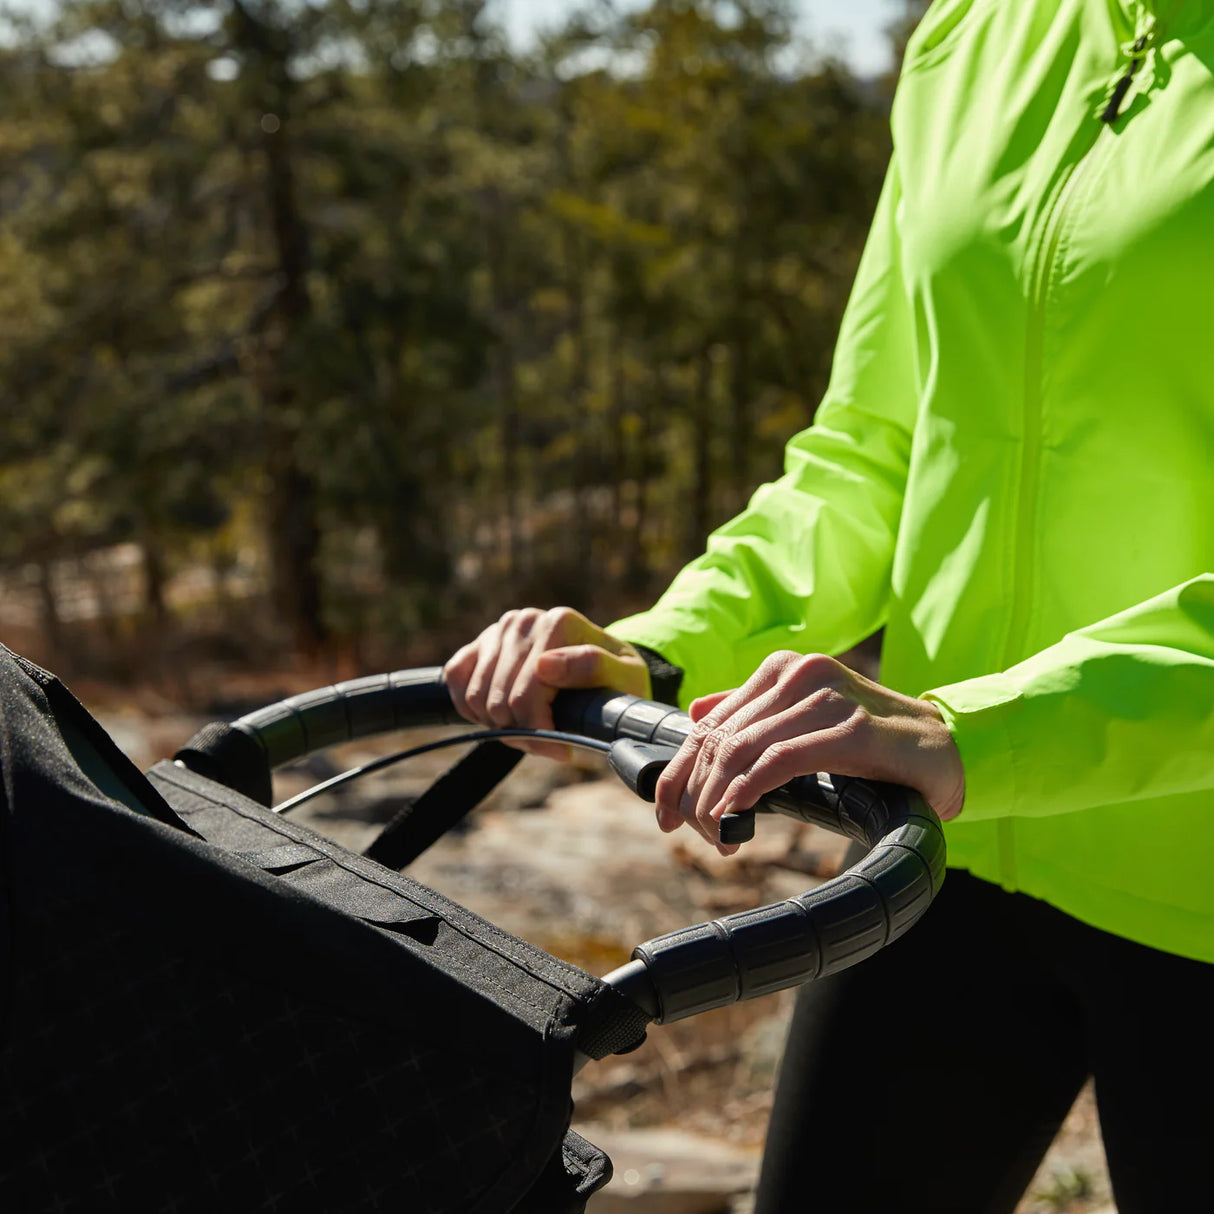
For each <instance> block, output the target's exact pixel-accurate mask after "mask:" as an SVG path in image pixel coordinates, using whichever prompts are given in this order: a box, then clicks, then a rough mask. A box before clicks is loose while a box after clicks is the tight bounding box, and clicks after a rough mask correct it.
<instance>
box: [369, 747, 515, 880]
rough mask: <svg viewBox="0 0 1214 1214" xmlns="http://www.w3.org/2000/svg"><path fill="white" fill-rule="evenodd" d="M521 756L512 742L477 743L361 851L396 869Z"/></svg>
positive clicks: (464, 812) (492, 786)
mask: <svg viewBox="0 0 1214 1214" xmlns="http://www.w3.org/2000/svg"><path fill="white" fill-rule="evenodd" d="M522 757H523V752H522V751H521V750H516V749H515V748H514V747H513V746H504V745H502V743H501V742H482V743H481V744H480V745H479V746H477V747H476V749H475V750H471V751H469V752H468V753H467V754H466V755H464V757H463V758H462V759H460V761H459V762H458V763H456V764H455V765H454V766H453V767H451V768H450V769H449V770H448V771H446V772H444V773H443V775H441V776H440V777H439V778H438V779H437V780H435V781H434V783H433V784H431V785H430V787H429V788H427V789H426V791H425V792H424V793H422V795H421V796H420V797H418V798H417V800H416V801H414V802H413V803H412V804H411V805H406V806H405V807H404V808H403V809H401V811H400V812H399V813H398V814H397V815H396V816H395V817H394V818H393V819H392V821H391V822H389V823H388V825H387V826H385V827H384V828H383V830H382V831H380V832H379V835H378V836H377V837H376V839H375V841H374V842H373V843H372V844H371V846H370V847H368V848H367V850H366V851H365V852H364V853H363V854H364V855H366V856H368V857H369V858H370V859H372V860H375V861H377V862H378V863H380V864H382V865H384V867H385V868H392V869H395V870H396V871H397V872H400V871H401V870H402V869H403V868H405V867H407V866H408V865H409V864H412V863H413V861H414V860H416V859H417V857H418V856H420V855H421V854H422V852H424V851H425V850H426V848H427V847H429V846H430V845H431V844H432V843H434V842H435V841H436V840H438V839H440V838H441V837H442V836H443V835H444V834H446V833H447V831H449V830H450V829H451V827H453V826H454V825H455V824H456V823H457V822H458V821H459V820H460V819H461V818H463V817H465V816H466V815H467V814H468V813H470V812H471V811H472V810H473V809H475V808H476V807H477V806H478V805H479V804H480V803H481V802H482V801H483V800H484V799H485V798H486V797H487V796H488V795H489V794H490V793H491V792H492V791H493V790H494V789H495V788H496V787H497V786H498V785H499V784H500V783H501V782H502V780H504V779H505V778H506V777H507V776H508V775H509V774H510V773H511V772H512V771H513V770H514V768H515V767H516V766H517V765H518V762H519V760H520V759H521V758H522Z"/></svg>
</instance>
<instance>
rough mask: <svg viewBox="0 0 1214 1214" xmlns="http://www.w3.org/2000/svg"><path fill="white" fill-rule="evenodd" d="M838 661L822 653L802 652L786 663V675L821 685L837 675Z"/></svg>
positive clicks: (800, 680) (803, 681)
mask: <svg viewBox="0 0 1214 1214" xmlns="http://www.w3.org/2000/svg"><path fill="white" fill-rule="evenodd" d="M838 674H839V663H838V662H836V661H835V659H834V658H831V657H827V656H826V654H824V653H802V654H798V655H797V657H796V659H795V660H794V661H792V662H790V663H789V664H788V676H789V677H790V678H794V679H796V680H798V681H799V682H802V683H810V684H814V685H818V686H821V685H823V684H826V683H830V682H832V681H833V680H834V679H836V678H837V677H838Z"/></svg>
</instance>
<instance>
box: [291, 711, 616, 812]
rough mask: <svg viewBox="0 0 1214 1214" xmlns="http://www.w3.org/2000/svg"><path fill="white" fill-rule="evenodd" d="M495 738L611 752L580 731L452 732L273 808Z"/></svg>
mask: <svg viewBox="0 0 1214 1214" xmlns="http://www.w3.org/2000/svg"><path fill="white" fill-rule="evenodd" d="M495 738H535V739H537V740H539V741H541V742H564V743H566V744H567V745H569V746H580V747H582V749H584V750H594V751H598V752H600V753H602V754H605V755H610V754H611V745H610V744H609V743H607V742H600V741H599V740H598V739H597V738H587V737H584V736H583V735H582V734H576V733H564V732H562V731H561V730H557V729H481V730H477V731H474V732H473V733H461V734H455V735H454V736H452V737H450V738H439V739H438V740H437V741H436V742H425V743H423V744H422V745H421V746H411V747H410V748H409V749H408V750H399V751H397V752H396V753H395V754H390V755H385V756H383V758H380V759H374V760H372V761H371V762H370V763H364V764H362V766H360V767H351V768H349V769H348V770H347V771H343V772H341V773H339V774H338V775H336V776H333V777H331V778H330V779H328V780H323V781H321V783H319V784H313V785H312V787H311V788H305V789H304V790H303V792H301V793H296V795H295V796H293V797H288V798H287V800H285V801H281V802H279V804H277V805H275V806H274V807H273V812H274V813H276V814H285V813H287V812H288V811H290V810H292V809H294V808H295V807H296V806H297V805H302V804H303V803H304V802H305V801H310V800H311V799H312V798H313V797H318V796H320V794H321V793H324V792H329V791H331V790H332V789H334V788H336V787H337V786H338V785H340V784H345V783H347V782H348V781H350V780H356V779H358V777H359V776H367V775H370V774H371V773H372V772H376V771H381V770H382V769H383V768H385V767H391V766H392V765H393V764H395V763H403V762H404V761H405V760H406V759H415V758H417V756H418V755H424V754H429V753H430V751H432V750H441V749H442V748H443V747H444V746H463V745H466V744H467V743H469V742H488V741H492V740H493V739H495Z"/></svg>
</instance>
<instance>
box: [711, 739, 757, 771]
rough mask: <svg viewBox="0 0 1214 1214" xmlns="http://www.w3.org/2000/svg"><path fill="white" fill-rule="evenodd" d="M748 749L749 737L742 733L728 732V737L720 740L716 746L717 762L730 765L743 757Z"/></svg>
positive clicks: (726, 765)
mask: <svg viewBox="0 0 1214 1214" xmlns="http://www.w3.org/2000/svg"><path fill="white" fill-rule="evenodd" d="M748 749H749V739H748V738H747V737H746V735H745V734H744V733H735V734H730V736H729V737H727V738H722V739H721V740H720V743H719V745H718V747H717V762H718V763H719V764H721V765H722V766H725V767H729V766H732V765H733V764H735V763H738V762H741V761H742V760H744V759H745V757H746V752H747V750H748Z"/></svg>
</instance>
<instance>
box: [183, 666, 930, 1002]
mask: <svg viewBox="0 0 1214 1214" xmlns="http://www.w3.org/2000/svg"><path fill="white" fill-rule="evenodd" d="M553 717H554V720H555V724H556V727H557V728H558V729H560V730H563V731H565V732H568V733H576V734H582V735H584V736H587V737H591V738H596V739H598V740H600V741H604V742H608V743H611V742H619V741H621V740H631V741H632V742H634V743H642V744H648V745H652V746H656V747H664V748H677V747H678V746H679V745H680V744H681V743H682V741H683V739H684V738H685V737H686V736H687V733H688V731H689V730H690V728H691V719H690V718H689V717H688V716H687V714H686V713H684V712H680V711H679V710H678V709H675V708H671V707H670V706H669V705H668V704H658V703H654V702H652V701H649V700H641V699H638V698H637V697H636V696H630V695H622V694H617V693H614V692H604V691H566V692H561V693H560V694H559V695H558V696H557V697H556V700H555V701H554V703H553ZM464 723H465V722H464V721H463V719H462V718H461V717H459V716H458V714H457V713H456V712H455V710H454V708H453V707H452V705H451V699H450V696H449V695H448V693H447V689H446V687H445V686H444V684H443V682H442V670H441V668H440V667H427V668H423V669H418V670H401V671H395V672H393V673H391V674H383V675H373V676H369V677H367V678H361V679H353V680H350V681H349V682H345V683H338V684H336V685H335V686H332V687H325V688H320V689H318V690H316V691H310V692H305V693H304V694H303V695H297V696H292V697H290V698H289V699H285V700H280V701H278V702H277V703H274V704H270V705H267V706H266V707H265V708H261V709H258V710H257V711H255V712H252V713H249V714H248V715H246V716H243V717H240V718H239V719H238V720H236V721H233V722H231V723H230V724H216V725H209V726H207V727H206V728H205V729H203V730H201V731H200V732H199V733H198V734H196V735H195V736H194V738H192V739H191V740H190V742H188V743H187V744H186V746H185V747H184V748H183V749H182V750H181V751H179V752H178V754H177V756H176V757H177V759H178V761H179V762H181V763H183V764H184V765H185V766H186V767H189V768H190V769H191V770H194V771H197V772H199V773H200V774H201V775H204V776H208V777H210V778H211V779H214V780H217V781H219V782H220V783H222V784H226V785H228V786H229V787H231V788H234V789H236V790H237V791H240V792H243V793H245V794H246V795H249V796H252V797H254V798H255V799H257V800H260V801H261V802H262V803H263V804H266V805H268V804H269V803H270V772H271V771H272V770H273V769H274V768H276V767H280V766H282V765H283V764H286V763H290V762H293V761H294V760H296V759H299V758H302V757H303V756H304V755H307V754H310V753H311V752H313V751H316V750H321V749H323V748H325V747H328V746H333V745H336V744H338V743H341V742H349V741H354V740H357V739H359V738H366V737H370V736H373V735H375V734H380V733H387V732H391V731H395V730H401V729H413V728H418V727H422V726H434V725H447V724H464ZM756 809H758V810H760V811H768V812H776V813H782V814H785V815H788V816H791V817H795V818H799V819H801V820H803V821H806V822H812V823H814V824H816V825H818V826H823V827H825V828H826V829H828V830H831V831H834V832H836V833H838V834H843V835H847V836H848V837H850V838H852V839H856V840H858V841H859V842H861V843H863V844H865V845H866V846H867V847H868V849H869V850H868V853H867V854H866V855H865V856H864V858H863V859H861V860H860V861H859V862H857V863H856V864H854V865H852V866H851V868H849V869H847V870H846V871H845V872H843V873H841V874H840V875H839V876H837V877H835V878H833V879H832V880H830V881H827V882H825V883H823V884H822V885H820V886H818V887H816V888H815V889H812V890H809V891H808V892H807V893H804V894H801V895H799V896H798V897H795V898H788V899H786V900H784V901H782V902H776V903H773V904H772V905H770V906H761V907H757V908H756V909H754V910H750V911H743V912H741V913H739V914H735V915H729V916H727V917H725V918H722V919H714V920H711V921H710V922H707V923H700V924H696V925H694V926H692V927H687V928H683V929H682V930H680V931H676V932H670V933H668V934H667V935H664V936H658V937H657V938H656V939H653V940H648V941H646V942H645V943H644V944H640V945H638V946H637V947H636V948H635V949H634V950H633V954H632V956H633V959H632V960H631V961H630V962H629V963H628V964H627V965H624V966H621V967H620V968H619V969H617V970H615V971H613V972H612V973H610V974H608V975H607V976H606V979H605V981H607V982H608V983H610V984H611V985H612V986H615V987H616V988H617V989H619V990H621V991H622V992H623V993H624V994H626V995H628V996H629V997H630V998H631V999H632V1000H633V1001H634V1002H635V1003H637V1004H638V1005H639V1006H640V1007H641V1008H642V1009H643V1010H644V1011H645V1012H646V1014H647V1015H649V1016H650V1017H652V1019H653V1020H655V1021H657V1022H658V1023H669V1022H670V1021H674V1020H681V1019H683V1018H684V1017H686V1016H692V1015H695V1014H697V1013H698V1012H703V1011H707V1010H709V1009H710V1008H714V1007H723V1006H725V1005H727V1004H730V1003H734V1002H736V1001H737V1000H739V999H753V998H755V997H756V996H758V995H765V994H769V993H771V992H773V991H778V990H782V989H784V988H785V987H790V986H795V985H798V984H800V983H802V982H806V981H810V980H813V979H815V978H821V977H825V976H826V975H827V974H833V973H836V972H837V971H839V970H842V969H846V968H847V967H848V966H849V965H854V964H855V963H856V962H858V961H862V960H863V959H864V958H865V957H868V956H870V955H871V954H872V953H874V952H876V951H877V949H879V948H881V947H882V946H883V945H885V944H888V943H889V942H890V941H891V940H894V939H896V938H897V937H898V936H900V935H902V933H903V932H905V931H906V930H907V928H909V927H910V926H911V924H913V923H914V922H915V921H916V920H917V919H918V918H919V917H920V915H922V914H923V912H924V911H925V910H927V908H928V906H929V905H930V904H931V901H932V899H933V898H934V897H935V895H936V893H937V892H938V890H939V888H940V885H941V882H942V881H943V879H944V860H945V847H944V834H943V831H942V829H941V826H940V821H939V819H938V818H937V817H936V815H935V813H934V812H933V811H932V809H931V808H930V807H929V806H928V805H927V804H926V803H925V802H924V801H923V799H922V798H921V797H920V796H919V794H918V793H916V792H913V791H912V790H910V789H906V788H902V787H899V786H897V785H892V784H883V783H880V782H877V781H872V780H860V779H854V778H852V777H847V776H832V775H825V774H817V775H807V776H800V777H798V778H797V779H795V780H791V781H789V782H788V783H787V784H785V785H783V786H782V787H781V788H779V789H777V790H776V791H774V792H772V793H770V794H768V795H767V796H766V797H764V798H763V800H762V802H761V803H760V804H759V805H758V806H756Z"/></svg>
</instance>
